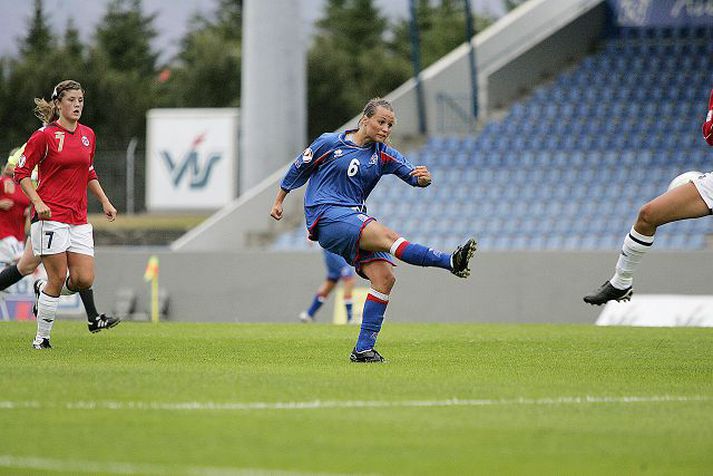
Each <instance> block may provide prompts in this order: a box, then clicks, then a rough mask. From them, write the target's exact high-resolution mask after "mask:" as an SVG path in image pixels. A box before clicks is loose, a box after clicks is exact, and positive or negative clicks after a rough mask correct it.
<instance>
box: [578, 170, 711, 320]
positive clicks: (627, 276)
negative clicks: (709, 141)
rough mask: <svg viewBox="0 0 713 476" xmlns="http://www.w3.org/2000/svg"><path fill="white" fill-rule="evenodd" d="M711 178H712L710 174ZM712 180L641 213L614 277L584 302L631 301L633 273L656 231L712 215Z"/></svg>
mask: <svg viewBox="0 0 713 476" xmlns="http://www.w3.org/2000/svg"><path fill="white" fill-rule="evenodd" d="M707 175H709V174H707ZM711 182H713V177H712V178H710V179H709V180H708V182H706V181H702V182H700V183H694V182H689V183H687V184H685V185H681V186H680V187H677V188H674V189H673V190H670V191H668V192H666V193H664V194H662V195H659V196H658V197H656V198H655V199H653V200H652V201H650V202H648V203H647V204H645V205H644V206H643V207H641V209H640V210H639V215H638V216H637V219H636V223H634V226H633V227H632V228H631V230H630V231H629V233H628V234H627V235H626V237H625V238H624V244H623V245H622V249H621V253H620V254H619V259H618V260H617V263H616V271H615V273H614V276H613V277H612V278H611V279H610V280H609V281H606V282H604V284H602V285H601V286H600V287H599V288H598V289H597V290H596V291H594V292H592V293H591V294H588V295H587V296H584V302H586V303H588V304H594V305H597V306H598V305H601V304H604V303H606V302H608V301H628V300H629V299H631V295H632V294H633V282H634V273H635V271H636V268H637V267H638V265H639V263H640V262H641V260H642V258H643V257H644V255H645V254H646V253H647V252H648V250H650V249H651V247H652V246H653V243H654V234H655V233H656V228H657V227H659V226H661V225H664V224H666V223H671V222H674V221H678V220H685V219H687V218H699V217H703V216H707V215H709V214H710V213H711V208H710V207H711V206H713V193H711V194H707V192H706V187H710V188H709V190H710V191H713V183H711Z"/></svg>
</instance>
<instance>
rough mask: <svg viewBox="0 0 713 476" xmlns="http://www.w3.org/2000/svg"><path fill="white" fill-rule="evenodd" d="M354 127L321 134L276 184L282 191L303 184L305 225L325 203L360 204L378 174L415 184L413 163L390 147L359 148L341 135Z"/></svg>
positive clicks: (316, 216) (335, 204)
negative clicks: (339, 131) (279, 182)
mask: <svg viewBox="0 0 713 476" xmlns="http://www.w3.org/2000/svg"><path fill="white" fill-rule="evenodd" d="M352 132H355V130H348V131H344V132H341V133H337V132H332V133H326V134H322V135H321V136H320V137H318V138H317V139H316V140H315V141H314V142H313V143H312V144H311V145H310V146H309V147H308V148H307V149H305V151H304V152H303V153H302V154H301V155H300V156H299V157H297V159H296V160H295V161H294V163H293V164H292V165H291V166H290V169H289V170H288V171H287V174H286V175H285V178H284V179H283V180H282V183H281V184H280V187H282V189H283V190H284V191H286V192H289V191H290V190H294V189H296V188H299V187H301V186H302V185H304V184H305V183H306V182H307V180H309V183H308V185H307V190H306V192H305V200H304V205H305V218H306V221H307V228H310V229H311V228H312V226H313V225H314V224H315V223H316V222H317V220H318V219H319V217H320V216H321V215H322V213H323V212H324V210H325V209H326V208H328V207H329V206H340V207H364V204H365V202H366V199H367V197H368V196H369V194H370V193H371V191H372V190H373V189H374V187H375V186H376V184H377V183H378V182H379V179H380V178H381V176H382V175H386V174H394V175H396V176H397V177H399V178H400V179H401V180H403V181H404V182H406V183H408V184H410V185H412V186H414V187H416V186H418V178H417V177H414V176H412V175H410V174H411V171H413V170H414V166H413V165H411V163H410V162H409V161H408V160H407V159H406V158H405V157H404V156H403V155H401V153H400V152H399V151H397V150H396V149H394V148H393V147H389V146H387V145H385V144H383V143H378V142H373V143H370V144H367V145H365V146H363V147H359V146H358V145H356V144H354V143H353V142H351V141H349V140H347V139H346V138H345V136H346V135H347V134H349V133H352Z"/></svg>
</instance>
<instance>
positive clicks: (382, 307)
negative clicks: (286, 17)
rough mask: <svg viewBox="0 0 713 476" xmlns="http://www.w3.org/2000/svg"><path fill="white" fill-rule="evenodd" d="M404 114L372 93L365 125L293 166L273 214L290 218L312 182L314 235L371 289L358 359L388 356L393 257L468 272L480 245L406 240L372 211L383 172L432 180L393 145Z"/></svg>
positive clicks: (322, 142)
mask: <svg viewBox="0 0 713 476" xmlns="http://www.w3.org/2000/svg"><path fill="white" fill-rule="evenodd" d="M395 122H396V116H395V114H394V109H393V107H392V106H391V103H390V102H389V101H387V100H386V99H382V98H374V99H371V100H370V101H369V102H368V103H367V104H366V106H364V110H363V111H362V115H361V117H360V119H359V127H358V128H357V129H351V130H347V131H344V132H341V133H338V132H334V133H325V134H322V135H321V136H320V137H319V138H317V140H315V141H314V142H313V143H312V145H310V146H309V147H308V148H307V149H305V151H304V152H303V153H302V155H300V156H299V157H297V159H296V160H295V162H294V163H293V164H292V165H291V166H290V169H289V170H288V171H287V174H286V175H285V178H284V179H283V180H282V183H281V184H280V189H279V190H278V192H277V196H276V197H275V203H274V204H273V205H272V210H271V212H270V215H271V216H272V217H273V218H274V219H276V220H279V219H281V218H282V212H283V202H284V200H285V197H286V196H287V194H288V193H289V192H290V191H291V190H294V189H296V188H298V187H301V186H302V185H304V184H305V183H306V182H307V181H308V180H309V184H308V185H307V190H306V192H305V200H304V201H305V218H306V222H307V230H308V232H309V236H310V239H312V240H314V241H319V244H320V245H321V246H322V248H325V249H327V250H329V251H332V252H333V253H336V254H338V255H341V256H343V257H344V259H346V260H347V263H350V264H352V265H353V266H354V267H355V269H356V271H357V273H359V274H360V275H361V276H363V277H365V278H366V279H368V280H369V281H370V283H371V289H369V293H368V295H367V299H366V302H365V304H364V309H363V311H362V324H361V331H360V333H359V338H358V340H357V343H356V346H355V347H354V349H353V350H352V353H351V355H350V359H351V360H352V362H382V361H383V360H384V358H383V357H382V356H381V355H380V354H379V352H377V351H376V350H375V349H374V344H375V343H376V338H377V336H378V334H379V331H380V330H381V324H382V322H383V320H384V313H385V312H386V306H387V305H388V303H389V295H390V293H391V289H392V288H393V286H394V283H395V282H396V278H395V277H394V273H393V271H392V266H393V264H394V263H393V262H392V261H391V255H393V256H395V257H396V258H398V259H400V260H402V261H405V262H406V263H409V264H414V265H418V266H435V267H438V268H443V269H447V270H449V271H450V272H451V273H453V274H454V275H456V276H458V277H460V278H467V277H468V276H469V275H470V268H469V267H468V263H469V261H470V259H471V257H472V256H473V253H474V252H475V249H476V242H475V240H474V239H472V238H471V239H469V240H468V241H466V242H465V243H464V244H463V245H461V246H459V247H458V248H457V249H456V250H455V251H454V252H453V253H452V254H448V253H442V252H440V251H437V250H434V249H433V248H429V247H427V246H423V245H420V244H417V243H410V242H408V241H406V240H405V239H404V238H403V237H401V235H399V234H398V233H396V232H395V231H393V230H391V229H390V228H387V227H385V226H384V225H382V224H380V223H379V222H377V221H376V219H374V218H373V217H371V216H369V215H368V214H367V211H366V204H365V201H366V199H367V197H368V196H369V193H371V191H372V190H373V189H374V187H375V186H376V184H377V182H378V181H379V179H380V178H381V176H382V175H385V174H394V175H396V176H397V177H399V178H400V179H401V180H403V181H404V182H406V183H408V184H409V185H411V186H414V187H427V186H429V185H430V184H431V173H430V172H429V171H428V169H427V168H426V167H425V166H422V165H419V166H415V167H414V166H413V165H411V164H410V163H409V161H408V160H406V158H405V157H404V156H403V155H401V153H400V152H399V151H397V150H396V149H394V148H392V147H390V146H388V145H386V141H387V139H388V138H389V135H390V134H391V129H392V128H393V126H394V123H395Z"/></svg>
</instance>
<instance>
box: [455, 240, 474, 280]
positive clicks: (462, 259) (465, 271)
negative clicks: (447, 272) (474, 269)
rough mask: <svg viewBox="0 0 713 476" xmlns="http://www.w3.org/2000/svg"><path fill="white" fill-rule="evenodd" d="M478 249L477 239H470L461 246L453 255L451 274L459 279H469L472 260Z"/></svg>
mask: <svg viewBox="0 0 713 476" xmlns="http://www.w3.org/2000/svg"><path fill="white" fill-rule="evenodd" d="M477 248H478V243H477V242H476V241H475V238H469V239H468V241H466V242H465V243H463V244H462V245H460V246H459V247H458V248H456V250H455V251H454V252H453V254H452V255H451V266H452V267H453V269H451V273H453V274H455V275H456V276H458V277H459V278H467V277H468V276H470V267H469V264H470V259H471V258H472V257H473V254H475V250H476V249H477Z"/></svg>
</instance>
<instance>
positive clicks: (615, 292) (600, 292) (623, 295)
mask: <svg viewBox="0 0 713 476" xmlns="http://www.w3.org/2000/svg"><path fill="white" fill-rule="evenodd" d="M632 294H634V289H633V288H632V287H631V286H629V287H628V288H626V289H617V288H615V287H614V286H612V284H611V283H610V282H609V281H606V282H605V283H604V284H602V285H601V287H600V288H599V289H597V290H596V291H594V292H593V293H592V294H589V295H587V296H584V302H586V303H587V304H593V305H595V306H601V305H602V304H605V303H607V302H609V301H630V300H631V295H632Z"/></svg>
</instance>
